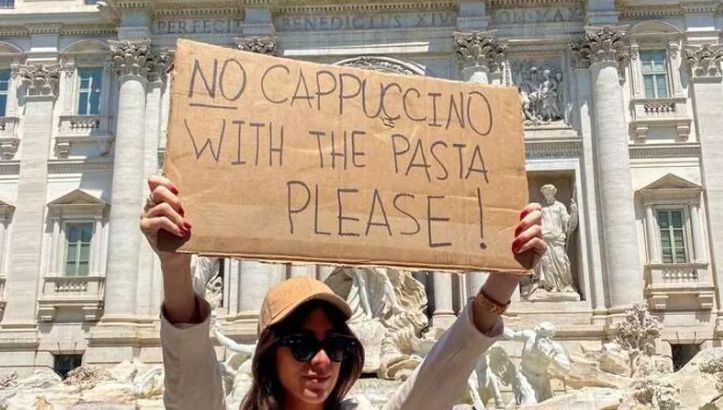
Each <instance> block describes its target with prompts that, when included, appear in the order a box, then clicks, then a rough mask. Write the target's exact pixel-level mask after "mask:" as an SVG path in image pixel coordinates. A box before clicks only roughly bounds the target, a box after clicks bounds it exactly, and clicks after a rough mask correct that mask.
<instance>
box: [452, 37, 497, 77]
mask: <svg viewBox="0 0 723 410" xmlns="http://www.w3.org/2000/svg"><path fill="white" fill-rule="evenodd" d="M494 33H495V32H494V31H475V32H467V33H465V32H456V33H454V44H455V55H456V57H457V63H458V64H459V67H460V69H463V68H467V67H475V66H480V67H487V69H488V70H489V71H490V72H497V71H499V70H500V68H501V67H502V62H503V61H504V59H505V53H506V52H507V43H506V42H503V41H499V40H497V39H496V38H495V36H494Z"/></svg>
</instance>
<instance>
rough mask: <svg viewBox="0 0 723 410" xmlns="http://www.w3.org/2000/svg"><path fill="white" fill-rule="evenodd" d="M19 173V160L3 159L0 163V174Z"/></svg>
mask: <svg viewBox="0 0 723 410" xmlns="http://www.w3.org/2000/svg"><path fill="white" fill-rule="evenodd" d="M19 173H20V161H19V160H14V161H3V162H1V163H0V175H18V174H19Z"/></svg>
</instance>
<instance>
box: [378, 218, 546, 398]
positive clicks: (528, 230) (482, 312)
mask: <svg viewBox="0 0 723 410" xmlns="http://www.w3.org/2000/svg"><path fill="white" fill-rule="evenodd" d="M520 217H521V221H520V223H519V224H518V226H517V229H516V230H515V234H516V237H515V240H514V241H513V242H512V251H513V252H514V253H516V254H518V255H523V256H525V255H527V256H530V258H529V260H530V261H534V260H536V259H537V257H539V255H542V253H544V251H545V244H544V242H543V241H542V239H541V238H540V235H541V229H540V221H541V215H540V206H539V205H538V204H530V205H528V206H527V207H525V209H524V210H523V211H522V213H521V215H520ZM530 267H531V266H530ZM521 279H522V276H519V275H515V274H510V273H491V274H490V276H489V277H488V279H487V281H486V282H485V284H484V285H483V286H482V288H481V289H480V293H479V294H478V295H477V296H476V297H475V298H473V299H472V300H470V302H468V303H467V306H466V307H465V309H464V311H463V312H462V313H461V314H460V315H459V317H458V318H457V320H455V322H454V323H453V324H452V326H451V327H450V328H449V329H448V330H447V331H446V332H445V333H444V335H442V337H441V338H440V339H439V340H438V341H437V343H435V345H434V347H432V350H431V351H430V352H429V354H428V355H427V357H426V358H425V359H424V361H423V362H422V364H421V365H420V366H418V367H417V368H416V369H415V371H414V372H413V373H412V375H411V376H410V377H409V379H407V380H406V381H405V382H404V384H402V386H400V388H399V389H398V390H397V391H396V392H395V394H394V395H393V396H392V398H391V400H390V401H389V402H388V403H387V404H386V406H385V407H384V409H385V410H412V409H449V408H451V407H452V406H453V405H454V404H456V402H457V401H458V400H459V398H460V397H461V396H462V394H463V392H464V390H465V388H466V386H467V378H468V377H469V375H470V373H471V372H472V371H473V370H474V367H475V364H476V362H477V359H478V358H479V356H480V355H481V354H482V353H484V352H485V351H486V350H487V349H488V348H489V347H490V346H491V345H492V344H493V343H494V342H495V340H496V338H497V337H498V336H500V335H501V334H502V331H503V328H504V325H503V323H502V320H501V319H500V317H499V316H498V315H497V314H496V313H494V312H492V311H491V310H490V309H489V305H488V304H485V303H481V298H486V299H487V300H491V301H492V302H493V303H494V304H497V305H500V306H503V305H507V304H508V303H509V301H510V297H511V296H512V293H513V292H514V291H515V289H516V288H517V286H518V284H519V281H520V280H521ZM486 306H487V307H486Z"/></svg>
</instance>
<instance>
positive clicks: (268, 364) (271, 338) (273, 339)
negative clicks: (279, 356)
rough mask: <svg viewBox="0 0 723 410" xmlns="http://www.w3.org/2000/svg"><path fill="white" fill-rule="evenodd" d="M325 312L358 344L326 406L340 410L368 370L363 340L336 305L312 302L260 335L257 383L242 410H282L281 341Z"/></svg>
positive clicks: (344, 363) (255, 367) (255, 366)
mask: <svg viewBox="0 0 723 410" xmlns="http://www.w3.org/2000/svg"><path fill="white" fill-rule="evenodd" d="M317 308H321V309H322V310H323V311H324V313H325V314H326V316H327V317H328V318H329V321H330V322H331V323H332V326H333V328H334V331H335V332H337V333H340V334H343V335H347V336H351V337H353V338H354V339H356V340H357V343H356V346H355V348H354V349H353V354H351V355H349V356H348V357H347V358H346V359H344V361H342V362H341V369H340V370H339V379H338V380H337V382H336V386H334V389H333V390H332V391H331V394H330V395H329V397H328V398H327V399H326V402H325V403H324V410H338V409H339V408H340V405H341V402H342V400H343V399H344V396H346V394H347V393H348V392H349V390H351V388H352V386H354V383H356V381H357V379H358V378H359V376H360V375H361V372H362V369H363V368H364V347H363V346H362V344H361V342H359V339H357V337H356V336H355V335H354V333H353V332H352V331H351V329H349V326H347V324H346V320H345V319H344V316H343V315H342V313H341V312H340V311H339V309H337V308H336V307H334V306H333V305H332V304H330V303H328V302H325V301H322V300H312V301H309V302H306V303H304V304H302V305H301V306H299V307H298V308H296V310H294V312H292V313H291V314H290V315H289V316H288V317H286V318H285V319H284V320H283V321H281V322H279V323H277V324H275V325H272V326H270V327H269V328H267V329H266V330H264V331H263V332H261V335H259V340H258V343H257V344H256V351H255V353H254V358H253V361H252V362H251V370H252V373H253V378H254V379H253V383H252V385H251V389H249V392H248V393H247V394H246V397H244V399H243V401H242V402H241V406H240V410H278V409H280V408H281V407H282V404H283V398H284V388H283V386H281V381H280V380H279V376H278V374H277V372H276V349H277V341H278V339H279V338H280V337H281V336H284V335H288V334H292V333H296V332H298V331H299V330H301V325H302V323H304V321H305V320H306V318H307V317H308V316H309V314H310V313H311V312H312V311H313V310H314V309H317Z"/></svg>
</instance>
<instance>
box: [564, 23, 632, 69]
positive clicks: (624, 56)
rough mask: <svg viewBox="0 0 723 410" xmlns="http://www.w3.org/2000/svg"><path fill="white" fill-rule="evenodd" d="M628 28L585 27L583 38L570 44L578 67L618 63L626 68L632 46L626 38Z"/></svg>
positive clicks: (620, 66) (619, 66)
mask: <svg viewBox="0 0 723 410" xmlns="http://www.w3.org/2000/svg"><path fill="white" fill-rule="evenodd" d="M626 29H627V26H602V27H592V26H588V27H585V34H583V36H582V38H581V39H579V40H577V41H573V42H571V43H570V49H571V50H572V52H573V54H574V55H575V57H576V59H577V61H578V65H580V66H582V67H589V66H590V65H591V64H596V63H610V62H611V63H616V64H617V65H618V68H622V67H624V65H625V63H627V61H628V60H629V59H630V44H629V42H628V39H627V37H626V36H625V30H626Z"/></svg>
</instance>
